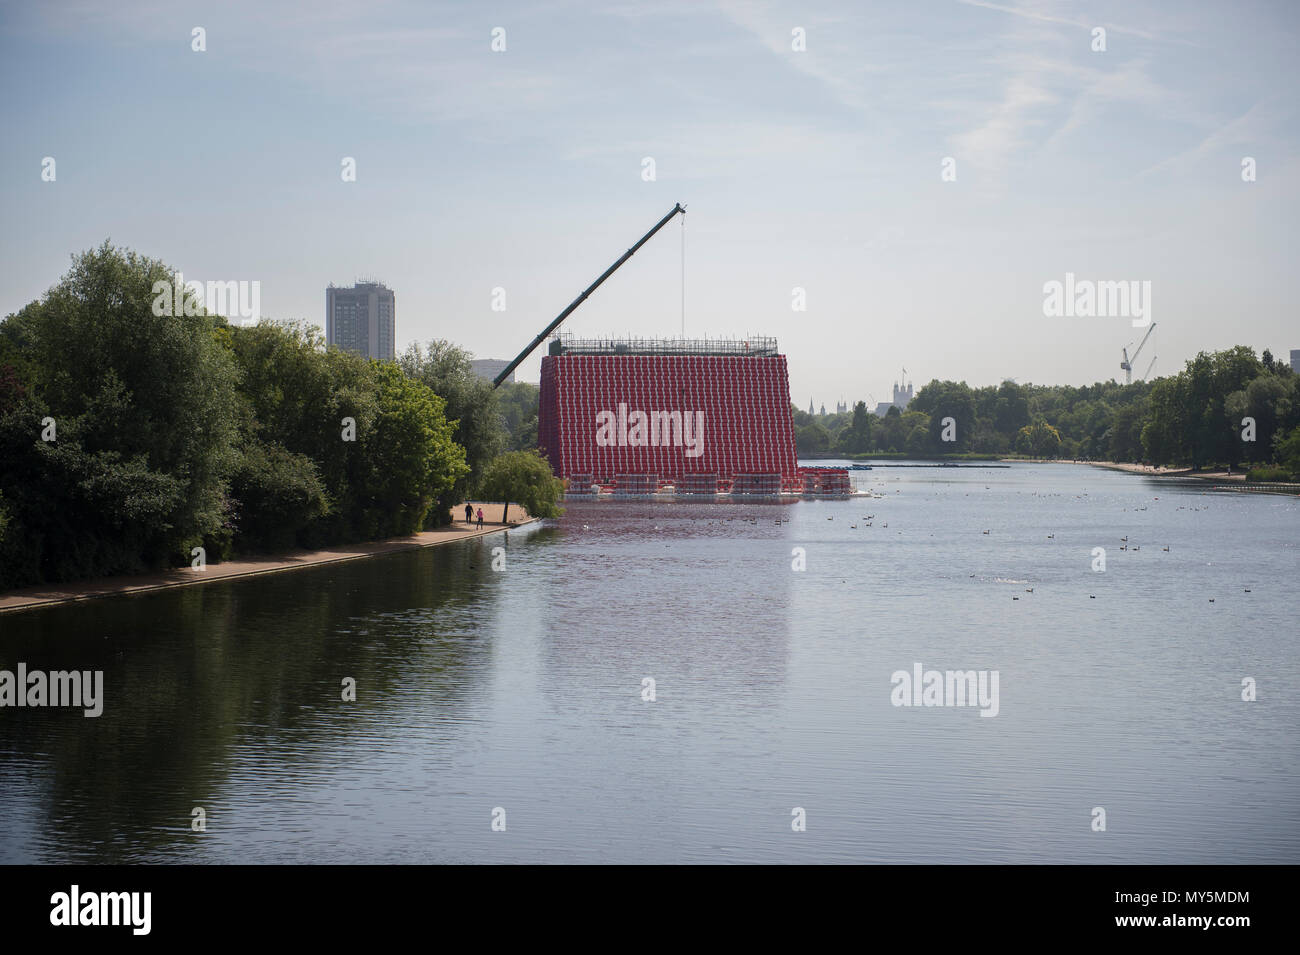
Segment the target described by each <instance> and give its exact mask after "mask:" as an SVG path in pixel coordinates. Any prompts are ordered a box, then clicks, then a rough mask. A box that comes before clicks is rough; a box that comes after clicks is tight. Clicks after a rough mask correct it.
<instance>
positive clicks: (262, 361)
mask: <svg viewBox="0 0 1300 955" xmlns="http://www.w3.org/2000/svg"><path fill="white" fill-rule="evenodd" d="M172 274H173V270H172V269H171V268H169V267H168V266H167V265H165V264H164V263H163V262H161V261H158V260H153V259H148V258H145V257H142V256H140V255H138V254H136V253H134V252H131V251H126V250H121V249H118V248H115V247H113V246H112V245H111V244H110V243H107V242H105V243H104V244H103V245H102V246H100V247H99V248H97V249H94V250H91V251H88V252H85V253H82V254H80V255H77V256H74V257H73V265H72V268H71V270H70V271H69V272H68V273H67V274H66V275H65V276H63V278H62V279H61V280H60V281H59V283H58V284H57V285H55V286H54V287H53V288H51V289H50V290H49V292H47V293H46V295H45V296H44V297H43V298H41V299H39V300H38V301H35V302H32V303H31V304H29V305H27V306H26V307H25V308H23V309H21V310H20V311H18V312H17V313H15V314H12V315H9V316H7V317H6V318H5V319H4V321H3V322H0V590H4V589H9V588H12V587H17V586H22V585H26V584H35V583H42V582H56V581H67V580H74V579H79V578H86V577H96V576H104V575H111V574H125V573H135V572H141V571H147V570H152V569H159V568H162V567H168V566H182V565H187V564H192V563H195V562H196V561H197V560H198V559H199V557H200V555H201V557H202V559H203V560H205V561H207V562H215V561H219V560H222V559H225V558H228V557H230V556H233V555H240V554H251V553H267V552H275V551H283V550H286V549H290V548H293V547H322V546H327V545H331V544H338V543H344V542H354V541H363V540H374V539H378V538H383V537H391V536H398V535H404V534H409V533H412V532H414V531H418V530H421V529H427V528H431V527H436V526H438V525H441V524H445V523H446V522H448V521H449V520H451V519H452V518H451V515H450V509H451V507H452V506H453V505H455V504H457V503H459V502H460V501H463V500H465V499H466V498H467V497H469V496H470V495H471V494H472V493H473V492H475V491H477V490H478V489H479V488H480V487H481V486H483V485H484V483H485V482H487V481H488V480H489V479H491V482H492V486H493V487H494V488H495V489H496V490H497V491H498V492H513V491H514V490H516V489H517V490H518V493H519V494H520V495H522V496H521V497H515V498H514V499H515V500H521V501H523V503H524V504H525V506H526V507H527V508H528V510H529V511H530V513H532V514H534V515H535V516H549V515H550V514H552V513H554V505H555V501H556V500H557V499H558V497H559V495H560V493H561V490H560V483H559V482H558V481H556V480H555V479H554V478H553V477H551V475H550V469H549V467H548V466H547V465H546V462H545V461H544V460H542V459H541V458H540V457H539V456H537V455H536V454H525V455H523V457H520V455H518V454H510V453H508V452H511V451H518V450H520V449H522V448H524V447H527V446H528V443H527V442H528V441H529V434H530V433H531V434H532V436H533V441H534V443H535V435H536V407H537V401H536V389H535V388H532V391H531V394H530V392H529V389H530V387H531V386H527V385H513V386H503V389H502V390H500V391H494V390H493V388H492V386H491V383H490V382H485V381H482V380H481V379H479V378H477V376H475V375H474V373H473V371H472V369H471V366H470V356H469V354H468V353H466V352H465V351H464V350H463V349H460V348H458V347H456V346H454V345H452V344H450V343H448V342H440V341H437V342H430V343H428V344H427V345H423V346H422V345H418V344H417V345H412V346H411V347H410V348H408V349H407V351H406V352H405V353H404V354H402V355H401V356H400V357H399V359H398V361H396V362H380V361H372V360H367V359H365V358H362V357H361V356H358V355H355V354H352V353H349V352H345V351H341V350H339V349H336V348H326V347H325V343H324V341H323V340H322V338H321V335H320V332H319V331H318V330H317V329H316V328H314V327H313V326H310V325H307V324H304V323H276V322H270V321H263V322H260V323H259V324H257V325H256V326H239V325H232V324H230V323H228V322H227V321H226V320H225V319H224V318H222V317H220V316H217V315H209V314H206V313H203V314H199V315H196V316H193V317H171V316H170V315H156V314H155V310H154V309H153V308H152V304H153V301H154V298H155V292H154V289H155V284H156V283H159V282H162V283H170V282H171V277H172ZM530 402H531V411H530V409H529V404H530ZM530 414H531V417H530ZM530 428H531V432H530ZM200 549H201V550H200Z"/></svg>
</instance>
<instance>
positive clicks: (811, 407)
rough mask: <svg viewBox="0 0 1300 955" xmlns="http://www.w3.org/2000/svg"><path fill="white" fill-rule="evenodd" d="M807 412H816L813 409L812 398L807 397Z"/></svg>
mask: <svg viewBox="0 0 1300 955" xmlns="http://www.w3.org/2000/svg"><path fill="white" fill-rule="evenodd" d="M808 413H809V414H816V413H817V412H816V411H814V410H813V402H812V399H811V398H809V399H808Z"/></svg>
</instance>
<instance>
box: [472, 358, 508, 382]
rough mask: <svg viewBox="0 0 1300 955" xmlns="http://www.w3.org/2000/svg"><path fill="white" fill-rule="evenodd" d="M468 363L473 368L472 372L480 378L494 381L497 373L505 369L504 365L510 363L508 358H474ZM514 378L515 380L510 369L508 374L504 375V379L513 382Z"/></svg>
mask: <svg viewBox="0 0 1300 955" xmlns="http://www.w3.org/2000/svg"><path fill="white" fill-rule="evenodd" d="M469 364H470V367H471V368H473V369H474V374H476V375H478V376H479V377H480V378H486V379H487V380H488V381H495V380H496V377H497V375H499V374H501V372H503V371H505V369H506V366H507V365H509V364H510V359H508V358H475V359H474V360H473V361H471V362H470V363H469ZM514 380H515V373H514V372H513V371H512V372H511V373H510V374H509V375H507V376H506V381H508V382H513V381H514Z"/></svg>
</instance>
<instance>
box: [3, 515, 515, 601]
mask: <svg viewBox="0 0 1300 955" xmlns="http://www.w3.org/2000/svg"><path fill="white" fill-rule="evenodd" d="M470 504H471V506H472V507H473V508H474V510H475V512H476V513H477V511H478V509H479V507H480V506H482V508H483V528H482V530H480V529H479V528H478V527H477V525H476V524H466V523H465V522H464V520H458V521H456V522H455V523H454V524H452V525H451V526H449V527H442V528H439V529H438V530H436V531H421V532H420V533H418V534H411V535H409V536H407V537H390V538H388V539H387V540H382V541H365V542H363V543H359V544H341V545H339V546H337V547H331V548H329V549H327V550H295V551H289V552H288V553H285V554H279V555H276V556H274V557H256V558H247V559H243V560H228V561H224V562H222V563H220V564H210V565H208V567H207V568H206V569H204V570H196V569H195V568H192V567H177V568H173V569H171V570H164V571H159V572H158V573H154V574H134V575H131V576H127V577H100V578H97V579H95V580H83V581H76V582H73V583H68V584H42V585H39V586H36V587H25V588H23V589H21V590H10V591H7V592H6V593H0V614H3V613H9V612H12V611H16V610H30V609H32V608H35V607H48V606H53V605H54V604H61V603H71V602H72V601H75V600H93V599H95V598H97V597H111V596H115V595H118V594H139V593H147V592H148V591H151V590H166V589H168V588H171V587H187V586H192V585H194V584H210V583H214V582H216V581H219V580H233V579H235V578H238V577H252V576H256V575H259V574H275V573H280V572H282V571H288V570H301V569H302V568H304V567H318V566H320V565H321V564H333V563H337V562H339V561H344V560H362V559H364V558H367V557H377V556H379V555H381V554H393V553H396V552H398V551H403V550H416V549H418V548H421V547H437V546H438V545H440V544H450V543H452V542H453V541H459V540H468V539H469V538H472V537H482V536H484V535H485V534H496V533H499V532H500V531H503V530H509V528H510V527H514V526H516V525H522V524H529V523H531V522H532V521H533V518H531V517H529V516H528V514H527V512H526V511H524V509H523V508H522V507H520V506H519V505H518V504H511V505H510V524H509V525H505V524H502V523H501V510H502V505H500V504H492V503H483V504H480V502H478V501H471V502H470ZM452 514H454V515H455V516H457V517H460V518H463V517H464V516H465V505H464V504H461V505H460V506H459V507H457V508H452Z"/></svg>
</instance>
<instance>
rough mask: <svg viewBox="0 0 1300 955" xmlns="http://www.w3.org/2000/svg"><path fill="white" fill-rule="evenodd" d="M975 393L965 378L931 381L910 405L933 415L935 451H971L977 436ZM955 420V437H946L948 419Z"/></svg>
mask: <svg viewBox="0 0 1300 955" xmlns="http://www.w3.org/2000/svg"><path fill="white" fill-rule="evenodd" d="M975 406H976V403H975V393H974V392H972V391H971V389H970V386H969V385H967V384H966V383H965V382H964V381H961V382H957V381H931V382H930V383H929V384H928V385H926V386H925V387H924V388H922V389H921V390H920V391H919V392H918V393H917V395H916V397H915V398H913V399H912V402H911V403H910V404H909V405H908V406H907V408H908V410H909V411H921V412H924V413H926V414H928V415H929V416H930V439H929V441H930V447H929V450H931V451H935V452H949V451H955V452H961V451H968V450H970V447H971V442H972V440H973V439H974V437H975ZM945 418H951V419H952V423H953V426H954V427H953V438H954V440H952V441H944V440H943V433H944V430H945V424H944V419H945Z"/></svg>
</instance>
